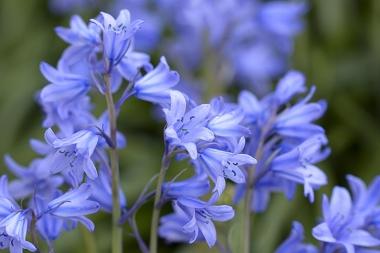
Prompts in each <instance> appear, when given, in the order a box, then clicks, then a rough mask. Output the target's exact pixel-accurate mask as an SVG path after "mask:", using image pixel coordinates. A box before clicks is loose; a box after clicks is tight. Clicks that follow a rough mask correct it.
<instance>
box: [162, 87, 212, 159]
mask: <svg viewBox="0 0 380 253" xmlns="http://www.w3.org/2000/svg"><path fill="white" fill-rule="evenodd" d="M170 96H171V104H170V109H164V113H165V116H166V122H167V126H166V128H165V138H166V140H167V141H168V142H169V146H170V149H175V148H177V147H178V148H184V149H185V150H186V151H187V152H188V154H189V155H190V157H191V159H196V158H197V157H198V151H197V143H198V142H199V141H201V140H203V141H211V140H213V139H214V134H213V132H212V131H211V130H210V129H208V128H207V127H206V125H207V123H208V116H209V112H210V105H209V104H202V105H199V106H196V107H194V108H191V107H190V104H189V103H188V102H187V101H186V98H185V96H184V95H183V94H182V93H181V92H179V91H171V92H170Z"/></svg>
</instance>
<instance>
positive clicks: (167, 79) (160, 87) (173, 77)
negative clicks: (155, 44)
mask: <svg viewBox="0 0 380 253" xmlns="http://www.w3.org/2000/svg"><path fill="white" fill-rule="evenodd" d="M178 82H179V74H178V73H177V72H176V71H172V70H170V67H169V65H168V63H167V62H166V59H165V57H161V59H160V63H159V64H158V65H157V67H155V68H154V69H153V70H151V71H149V72H148V73H147V74H146V75H144V76H143V77H141V78H139V79H137V80H136V81H135V83H134V86H133V90H132V91H131V93H132V94H134V95H135V96H136V97H137V98H139V99H141V100H146V101H149V102H152V103H158V104H168V103H169V101H170V88H172V87H174V86H175V85H177V84H178Z"/></svg>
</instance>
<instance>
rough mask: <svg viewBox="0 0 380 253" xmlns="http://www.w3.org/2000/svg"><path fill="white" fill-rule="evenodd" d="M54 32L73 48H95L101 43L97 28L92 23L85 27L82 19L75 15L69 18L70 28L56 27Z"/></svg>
mask: <svg viewBox="0 0 380 253" xmlns="http://www.w3.org/2000/svg"><path fill="white" fill-rule="evenodd" d="M55 32H56V33H57V35H58V36H59V37H60V38H61V39H63V40H64V41H65V42H67V43H69V44H71V45H75V46H84V45H93V46H97V45H99V44H100V42H101V40H100V30H99V29H98V27H97V26H95V25H94V24H92V23H90V24H89V25H86V23H85V22H84V21H83V20H82V18H81V17H79V16H77V15H74V16H72V17H71V19H70V28H65V27H57V28H55Z"/></svg>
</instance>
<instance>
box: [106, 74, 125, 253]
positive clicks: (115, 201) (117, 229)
mask: <svg viewBox="0 0 380 253" xmlns="http://www.w3.org/2000/svg"><path fill="white" fill-rule="evenodd" d="M104 82H105V86H106V91H105V97H106V101H107V109H108V117H109V123H110V131H111V133H110V134H111V136H110V137H111V141H112V144H113V145H112V147H110V160H111V171H112V253H122V252H123V250H122V247H123V246H122V244H123V233H122V232H123V231H122V228H121V226H119V219H120V216H121V209H120V198H119V189H120V187H119V186H120V183H119V177H120V175H119V174H120V172H119V157H118V153H117V140H116V134H117V114H116V110H115V103H114V101H113V96H112V92H111V83H110V77H109V74H105V75H104Z"/></svg>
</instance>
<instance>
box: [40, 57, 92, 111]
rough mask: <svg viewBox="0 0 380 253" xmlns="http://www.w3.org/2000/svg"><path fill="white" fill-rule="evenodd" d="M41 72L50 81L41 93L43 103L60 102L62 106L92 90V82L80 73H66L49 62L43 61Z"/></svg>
mask: <svg viewBox="0 0 380 253" xmlns="http://www.w3.org/2000/svg"><path fill="white" fill-rule="evenodd" d="M40 69H41V73H42V74H43V75H44V77H45V78H46V79H47V80H48V81H49V82H50V84H48V85H47V86H45V87H44V88H43V89H42V91H41V94H40V99H41V101H42V102H43V103H49V102H50V103H51V102H55V103H60V104H61V106H62V107H65V106H66V105H67V104H70V103H72V102H73V101H75V99H77V98H80V97H82V96H85V95H86V94H87V93H88V91H89V90H90V82H89V80H88V79H87V78H85V77H83V76H82V75H79V74H72V73H65V72H64V71H63V70H62V69H58V70H57V69H54V68H53V67H51V66H50V65H49V64H47V63H44V62H43V63H41V65H40Z"/></svg>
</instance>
